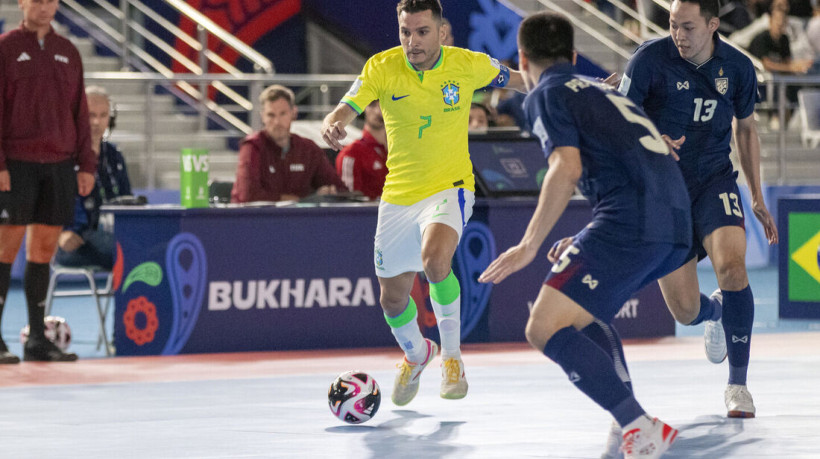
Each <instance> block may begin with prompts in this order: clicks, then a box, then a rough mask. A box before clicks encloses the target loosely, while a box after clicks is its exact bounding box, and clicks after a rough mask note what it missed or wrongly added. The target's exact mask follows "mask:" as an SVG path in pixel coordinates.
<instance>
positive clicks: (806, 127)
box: [797, 89, 820, 148]
mask: <svg viewBox="0 0 820 459" xmlns="http://www.w3.org/2000/svg"><path fill="white" fill-rule="evenodd" d="M797 101H798V104H799V106H800V120H801V122H802V132H801V134H800V138H801V140H802V141H803V147H804V148H817V145H818V144H820V90H818V89H801V90H800V92H799V93H798V94H797Z"/></svg>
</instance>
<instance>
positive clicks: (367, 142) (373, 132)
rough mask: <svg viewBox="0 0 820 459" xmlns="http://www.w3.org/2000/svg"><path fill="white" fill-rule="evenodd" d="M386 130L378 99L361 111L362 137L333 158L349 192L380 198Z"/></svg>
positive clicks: (383, 177)
mask: <svg viewBox="0 0 820 459" xmlns="http://www.w3.org/2000/svg"><path fill="white" fill-rule="evenodd" d="M386 161H387V131H386V130H385V128H384V117H382V109H381V106H380V105H379V101H378V100H374V101H373V102H371V103H370V104H369V105H368V106H367V107H365V109H364V129H363V132H362V138H361V139H359V140H357V141H355V142H353V143H351V144H350V145H348V146H346V147H344V148H343V149H342V151H340V152H339V156H337V157H336V172H337V173H338V174H339V177H341V178H342V181H343V182H344V184H345V186H347V188H348V189H349V190H351V191H361V192H362V194H364V195H365V196H367V197H368V198H370V199H378V198H379V197H380V196H381V195H382V189H383V188H384V179H385V177H387V165H386Z"/></svg>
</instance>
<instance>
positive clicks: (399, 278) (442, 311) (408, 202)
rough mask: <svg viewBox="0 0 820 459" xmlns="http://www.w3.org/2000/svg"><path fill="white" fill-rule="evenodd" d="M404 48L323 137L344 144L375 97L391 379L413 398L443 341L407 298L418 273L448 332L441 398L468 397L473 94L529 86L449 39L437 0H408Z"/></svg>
mask: <svg viewBox="0 0 820 459" xmlns="http://www.w3.org/2000/svg"><path fill="white" fill-rule="evenodd" d="M396 10H397V12H398V22H399V38H400V40H401V46H400V47H396V48H392V49H389V50H387V51H384V52H381V53H379V54H376V55H375V56H373V57H371V58H370V59H369V60H368V61H367V64H365V66H364V69H363V70H362V73H361V75H360V76H359V78H357V79H356V82H355V83H354V84H353V86H352V87H351V88H350V91H348V93H347V95H345V97H344V98H343V99H342V101H341V103H340V104H339V105H338V106H337V107H336V109H335V110H333V112H331V113H330V114H329V115H327V117H325V120H324V123H323V124H322V136H323V137H324V139H325V141H326V142H327V144H328V145H330V146H331V147H332V148H333V149H336V150H338V149H340V148H341V144H340V143H339V142H340V140H342V139H344V138H345V136H346V135H347V133H346V132H345V127H346V126H347V125H348V124H349V123H350V122H351V121H353V119H355V118H356V116H357V115H358V114H360V113H361V112H362V110H364V107H366V106H367V105H368V104H369V103H370V102H371V101H373V100H375V99H378V100H379V103H380V104H381V107H382V114H383V115H384V122H385V128H386V130H387V151H388V155H387V169H388V170H389V171H390V172H389V173H388V174H387V179H386V181H385V184H384V192H383V194H382V201H381V203H380V204H379V218H378V225H377V228H376V237H375V250H374V263H375V267H376V275H377V276H378V278H379V285H380V287H381V296H380V301H381V305H382V309H383V310H384V316H385V319H386V320H387V323H388V325H390V328H391V330H392V332H393V335H394V336H395V337H396V341H397V342H398V343H399V346H400V347H401V348H402V350H403V351H404V353H405V357H404V360H403V362H402V364H401V365H400V367H399V368H400V370H399V374H398V376H397V377H396V381H395V383H394V386H393V393H392V399H393V403H395V404H396V405H400V406H401V405H406V404H407V403H409V402H410V401H411V400H412V399H413V397H415V395H416V393H417V392H418V388H419V377H420V376H421V372H422V370H423V369H424V368H425V367H426V366H427V365H428V364H429V363H430V362H431V361H432V360H433V358H434V357H435V356H436V353H437V352H438V346H437V345H436V343H434V342H432V341H431V340H428V339H425V338H424V337H423V336H422V335H421V331H420V329H419V326H418V323H417V322H416V318H417V310H416V304H415V303H414V302H413V299H412V298H411V297H410V290H411V288H412V287H413V280H414V278H415V275H416V272H418V271H424V273H425V275H426V276H427V280H428V281H429V282H430V298H431V302H432V305H433V311H434V312H435V315H436V321H437V323H438V327H439V332H440V335H441V354H442V355H441V357H442V364H441V367H442V382H441V394H440V395H441V397H442V398H446V399H460V398H463V397H464V396H466V395H467V380H466V378H465V374H464V363H463V361H462V359H461V350H460V347H461V306H460V305H461V301H460V298H461V296H460V295H461V293H460V292H461V289H460V286H459V283H458V279H456V277H455V275H454V274H453V271H452V268H451V261H452V258H453V254H454V253H455V251H456V247H457V246H458V241H459V239H460V238H461V232H462V229H463V228H464V225H466V223H467V220H469V218H470V216H471V215H472V207H473V201H474V191H475V188H474V179H473V172H472V164H471V163H470V154H469V153H468V151H467V127H468V120H469V114H470V104H471V102H472V98H473V92H474V91H475V90H477V89H480V88H483V87H486V86H496V87H504V86H507V87H510V88H513V89H518V90H520V91H524V90H525V86H524V81H523V79H522V78H521V75H520V74H519V73H518V72H515V71H510V70H509V69H508V68H506V67H505V66H503V65H501V64H499V63H498V61H496V60H495V59H491V58H490V57H489V56H488V55H486V54H483V53H476V52H473V51H469V50H465V49H461V48H455V47H451V46H442V44H441V43H442V39H443V38H444V32H443V30H442V28H441V24H442V19H441V4H440V3H439V1H438V0H401V1H400V2H399V3H398V5H397V8H396Z"/></svg>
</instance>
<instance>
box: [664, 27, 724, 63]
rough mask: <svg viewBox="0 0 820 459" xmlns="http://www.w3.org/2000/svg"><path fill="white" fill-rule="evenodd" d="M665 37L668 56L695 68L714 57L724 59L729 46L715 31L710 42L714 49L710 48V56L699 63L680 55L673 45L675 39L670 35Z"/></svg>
mask: <svg viewBox="0 0 820 459" xmlns="http://www.w3.org/2000/svg"><path fill="white" fill-rule="evenodd" d="M666 39H667V40H668V46H667V49H668V50H669V57H671V58H673V59H675V58H677V59H680V60H682V61H685V62H688V63H690V64H692V65H694V66H695V67H697V68H700V67H703V66H704V65H706V64H708V63H709V62H711V61H712V59H714V58H716V57H717V58H720V59H726V57H727V55H728V54H727V53H728V49H727V48H728V47H729V45H727V44H726V43H724V42H723V40H721V39H720V34H718V33H717V32H715V33H713V34H712V42H713V43H714V45H715V49H713V50H712V56H711V57H710V58H709V59H707V60H706V62H704V63H702V64H700V65H698V64H695V63H694V62H692V61H688V60H686V59H684V58H682V57H680V52H679V51H678V48H677V47H676V46H675V40H673V39H672V36H671V35H670V36H669V37H667V38H666Z"/></svg>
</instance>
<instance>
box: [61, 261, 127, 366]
mask: <svg viewBox="0 0 820 459" xmlns="http://www.w3.org/2000/svg"><path fill="white" fill-rule="evenodd" d="M51 268H52V271H51V279H49V282H48V293H47V295H46V305H45V315H46V316H48V315H50V314H51V307H52V303H53V302H54V298H64V297H77V296H91V297H92V298H93V299H94V304H96V306H97V315H98V317H99V321H100V332H99V337H98V339H97V349H99V348H100V346H101V345H103V346H105V355H107V356H109V357H110V356H112V355H114V349H113V346H112V345H111V344H110V342H109V340H108V334H107V333H106V331H105V319H106V317H107V316H108V311H109V308H110V306H111V298H113V296H114V289H113V284H114V275H113V274H112V273H111V272H110V271H106V270H105V269H103V268H101V267H99V266H82V267H68V266H61V265H58V264H56V263H54V262H52V264H51ZM97 275H105V277H106V280H105V286H103V287H100V286H99V285H98V283H97ZM61 276H71V277H70V279H72V280H74V279H76V278H77V277H79V278H81V279H83V280H85V281H87V282H88V288H87V289H76V288H69V289H65V290H57V282H58V280H59V278H60V277H61ZM103 299H105V301H104V302H103Z"/></svg>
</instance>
